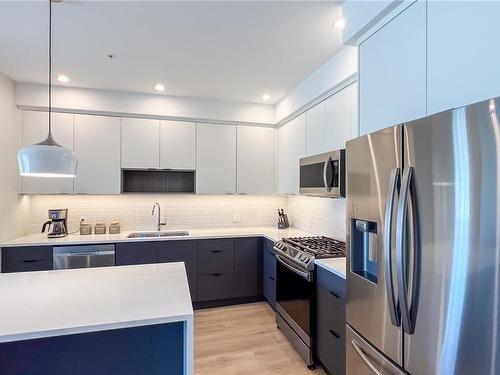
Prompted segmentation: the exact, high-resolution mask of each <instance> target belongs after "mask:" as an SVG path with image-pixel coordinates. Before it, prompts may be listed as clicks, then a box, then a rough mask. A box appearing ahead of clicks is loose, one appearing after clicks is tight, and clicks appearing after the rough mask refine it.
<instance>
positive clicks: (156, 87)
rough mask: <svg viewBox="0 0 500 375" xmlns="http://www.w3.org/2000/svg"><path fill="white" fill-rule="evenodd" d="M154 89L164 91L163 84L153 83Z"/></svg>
mask: <svg viewBox="0 0 500 375" xmlns="http://www.w3.org/2000/svg"><path fill="white" fill-rule="evenodd" d="M155 90H156V91H165V86H163V83H157V84H156V85H155Z"/></svg>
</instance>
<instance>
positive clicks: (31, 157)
mask: <svg viewBox="0 0 500 375" xmlns="http://www.w3.org/2000/svg"><path fill="white" fill-rule="evenodd" d="M52 1H53V0H49V134H48V135H47V139H45V140H44V141H42V142H40V143H37V144H34V145H31V146H28V147H24V148H21V149H20V150H19V151H18V152H17V162H18V164H19V173H20V175H21V176H30V177H75V175H76V167H77V165H78V160H77V157H76V154H75V153H74V152H73V151H71V150H70V149H67V148H65V147H63V146H61V145H60V144H58V143H57V142H56V141H55V140H54V137H53V136H52Z"/></svg>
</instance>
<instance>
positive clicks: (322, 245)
mask: <svg viewBox="0 0 500 375" xmlns="http://www.w3.org/2000/svg"><path fill="white" fill-rule="evenodd" d="M283 242H285V243H286V244H290V245H292V246H295V247H297V248H298V249H300V250H302V251H303V252H305V253H307V254H310V255H313V256H314V257H315V258H340V257H345V242H342V241H339V240H335V239H333V238H329V237H325V236H318V237H291V238H283Z"/></svg>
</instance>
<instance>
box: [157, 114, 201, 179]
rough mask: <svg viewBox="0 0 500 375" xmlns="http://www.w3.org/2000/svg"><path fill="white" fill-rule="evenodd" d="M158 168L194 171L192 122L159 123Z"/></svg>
mask: <svg viewBox="0 0 500 375" xmlns="http://www.w3.org/2000/svg"><path fill="white" fill-rule="evenodd" d="M160 168H161V169H187V170H194V169H196V124H195V123H194V122H184V121H162V122H161V127H160Z"/></svg>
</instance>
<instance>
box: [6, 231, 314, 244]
mask: <svg viewBox="0 0 500 375" xmlns="http://www.w3.org/2000/svg"><path fill="white" fill-rule="evenodd" d="M183 230H184V229H183ZM186 230H187V231H188V232H189V236H175V237H151V238H127V236H128V235H129V234H130V233H133V232H122V233H120V234H97V235H96V234H91V235H88V236H81V235H79V234H70V235H68V236H66V237H63V238H47V234H44V233H37V234H31V235H28V236H24V237H19V238H16V239H14V240H11V241H7V242H4V243H2V244H0V246H4V247H13V246H43V245H49V246H50V245H52V246H54V245H56V246H57V245H82V244H96V243H116V242H122V241H127V242H144V241H168V240H196V239H207V238H225V237H228V238H231V237H266V238H268V239H270V240H271V241H279V240H281V238H283V237H295V236H312V235H313V234H311V233H308V232H305V231H302V230H299V229H295V228H288V229H278V228H276V227H245V228H214V229H186Z"/></svg>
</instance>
